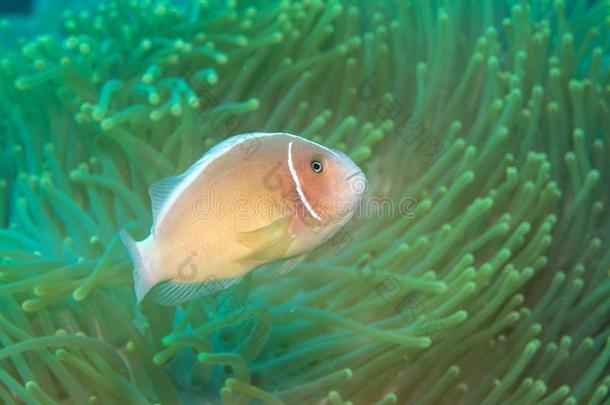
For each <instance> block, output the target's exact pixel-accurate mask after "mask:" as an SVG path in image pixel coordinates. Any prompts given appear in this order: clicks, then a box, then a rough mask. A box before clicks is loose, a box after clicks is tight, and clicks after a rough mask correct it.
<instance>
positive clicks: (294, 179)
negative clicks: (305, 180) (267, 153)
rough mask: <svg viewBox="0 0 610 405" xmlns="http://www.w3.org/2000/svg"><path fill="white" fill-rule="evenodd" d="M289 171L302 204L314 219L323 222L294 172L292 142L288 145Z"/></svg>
mask: <svg viewBox="0 0 610 405" xmlns="http://www.w3.org/2000/svg"><path fill="white" fill-rule="evenodd" d="M288 170H290V175H291V176H292V181H294V185H295V186H296V189H297V194H298V195H299V198H300V199H301V202H302V203H303V205H304V206H305V208H306V209H307V211H308V212H309V214H310V215H311V216H312V217H314V218H315V219H317V220H318V221H321V220H322V218H321V217H320V216H319V215H318V213H317V212H316V211H314V209H313V208H312V206H311V205H309V201H307V198H305V194H303V189H302V188H301V182H300V181H299V176H298V175H297V172H296V170H294V163H292V141H291V142H290V143H289V144H288Z"/></svg>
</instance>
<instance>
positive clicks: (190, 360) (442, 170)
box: [0, 0, 610, 405]
mask: <svg viewBox="0 0 610 405" xmlns="http://www.w3.org/2000/svg"><path fill="white" fill-rule="evenodd" d="M9 3H11V2H9V1H8V0H6V1H3V2H1V3H0V4H1V5H2V6H1V7H2V10H4V12H5V14H4V15H3V17H4V18H5V19H4V20H2V22H0V226H1V228H0V257H1V259H0V403H2V404H21V403H25V404H45V405H46V404H86V403H90V404H149V403H152V404H178V403H184V404H217V403H224V404H248V403H250V404H281V403H284V404H314V403H316V404H317V403H322V404H335V405H336V404H356V405H357V404H417V405H425V404H538V405H549V404H591V405H593V404H610V393H609V392H608V390H609V387H610V364H609V361H610V340H609V339H610V323H609V321H610V313H609V312H610V235H609V231H610V222H609V214H608V204H609V203H610V201H609V197H610V111H609V108H610V54H609V51H608V48H609V47H610V2H608V1H585V0H576V1H563V0H556V1H546V0H540V1H508V0H500V1H493V2H491V1H483V0H478V1H475V0H462V1H457V0H456V1H452V0H451V1H450V0H447V1H440V0H439V1H435V0H418V1H406V0H405V1H389V0H388V1H364V0H362V1H356V0H355V1H349V0H344V1H343V0H334V1H333V0H330V1H321V0H301V1H298V0H294V1H289V0H284V1H275V0H272V1H259V2H256V1H235V0H233V1H232V0H229V1H213V0H199V1H198V0H184V1H179V2H178V1H176V2H170V1H152V0H114V1H98V2H92V1H89V2H77V1H64V2H62V1H59V0H54V1H51V0H46V1H43V0H41V2H39V3H38V4H32V6H31V9H30V10H28V9H25V10H23V11H22V14H18V13H19V10H16V9H15V8H11V5H10V4H9ZM12 3H15V4H17V5H18V6H19V7H21V6H24V5H25V3H26V2H18V1H17V2H12ZM72 6H73V7H77V8H75V9H68V7H72ZM252 131H267V132H272V131H279V132H292V133H297V134H300V135H302V136H304V137H307V138H309V139H312V140H315V141H317V142H320V143H322V144H324V145H326V146H330V147H334V148H338V149H340V150H343V151H345V152H346V153H348V154H349V155H350V156H351V157H352V158H353V159H354V161H356V163H358V164H359V165H360V166H361V167H363V168H364V170H365V172H366V174H367V178H368V181H369V189H368V191H367V196H366V198H365V201H364V202H363V203H365V204H368V206H371V204H372V206H373V208H374V209H373V210H372V213H368V214H367V215H360V216H359V218H357V219H356V220H354V221H353V222H352V223H351V224H350V225H349V226H348V227H347V228H346V229H345V230H344V231H342V232H341V233H340V234H339V235H337V237H335V238H334V239H333V240H331V241H329V242H328V243H327V244H326V246H324V248H322V249H321V250H320V251H317V252H315V254H313V255H310V257H309V258H308V259H307V260H306V262H305V263H302V264H301V265H299V266H298V267H297V268H296V269H295V270H293V271H292V272H291V273H289V274H287V275H285V276H282V277H268V276H265V275H256V274H255V275H253V276H252V277H248V278H247V279H246V280H245V281H244V282H242V283H240V284H239V285H238V286H237V287H236V288H235V289H232V290H231V291H226V292H224V293H222V294H220V295H218V296H215V297H204V298H201V299H198V300H195V301H193V302H191V303H189V304H187V305H183V306H179V307H167V306H160V305H157V304H155V303H153V302H147V301H144V303H143V304H141V305H139V306H136V305H135V295H134V292H133V286H132V276H131V269H132V267H131V262H130V261H129V258H128V255H127V252H126V251H125V249H124V247H123V246H122V244H121V243H120V241H119V238H118V232H119V230H121V229H122V228H123V227H124V226H127V228H128V229H130V230H131V231H132V232H133V233H134V235H136V236H137V237H139V238H142V237H144V236H145V234H146V232H147V230H148V229H150V225H151V219H152V218H151V214H150V201H149V197H148V192H147V189H148V186H149V185H150V184H151V183H152V182H154V181H156V180H157V179H159V178H162V177H165V176H168V175H172V174H175V173H178V172H180V171H182V170H184V169H185V168H187V167H188V166H190V165H191V164H192V162H194V161H195V160H196V159H197V158H198V157H199V156H201V154H202V153H204V152H205V151H206V150H208V149H209V148H210V147H211V146H213V145H215V144H217V143H218V142H220V141H221V140H223V139H224V138H226V137H227V136H229V135H232V134H236V133H245V132H252Z"/></svg>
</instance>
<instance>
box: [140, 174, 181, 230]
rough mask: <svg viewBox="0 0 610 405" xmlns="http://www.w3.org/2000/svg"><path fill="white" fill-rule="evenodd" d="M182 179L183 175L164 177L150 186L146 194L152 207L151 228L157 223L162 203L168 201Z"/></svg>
mask: <svg viewBox="0 0 610 405" xmlns="http://www.w3.org/2000/svg"><path fill="white" fill-rule="evenodd" d="M183 179H184V174H180V175H178V176H170V177H165V178H163V179H161V180H158V181H156V182H154V183H153V184H152V185H151V186H150V189H149V190H148V194H149V195H150V201H151V205H152V215H153V227H154V224H156V223H157V219H158V216H159V213H160V212H161V208H162V207H163V203H164V202H165V201H167V200H168V199H169V196H170V195H171V193H172V191H174V189H176V187H177V186H178V184H180V182H181V181H182V180H183Z"/></svg>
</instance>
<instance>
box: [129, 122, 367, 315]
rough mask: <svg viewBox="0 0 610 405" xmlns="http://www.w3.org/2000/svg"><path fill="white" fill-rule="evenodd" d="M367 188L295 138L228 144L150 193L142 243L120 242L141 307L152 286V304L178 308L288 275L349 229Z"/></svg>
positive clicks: (345, 163)
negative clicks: (260, 275) (263, 272)
mask: <svg viewBox="0 0 610 405" xmlns="http://www.w3.org/2000/svg"><path fill="white" fill-rule="evenodd" d="M365 186H366V179H365V177H364V174H363V173H362V171H361V170H360V169H359V168H358V167H357V166H356V165H355V164H354V163H353V162H352V161H351V159H350V158H349V157H348V156H347V155H345V154H343V153H341V152H338V151H334V150H332V149H329V148H326V147H324V146H321V145H318V144H316V143H314V142H312V141H309V140H306V139H304V138H301V137H299V136H296V135H292V134H287V133H251V134H243V135H237V136H234V137H231V138H229V139H227V140H225V141H224V142H222V143H220V144H218V145H217V146H215V147H214V148H212V149H211V150H210V151H208V153H206V154H205V155H204V156H203V157H202V158H201V159H199V160H198V161H197V162H195V164H194V165H193V166H191V167H190V168H189V169H187V170H186V171H185V172H184V173H182V174H180V175H178V176H174V177H169V178H167V179H163V180H161V181H159V182H157V183H155V184H153V185H152V186H151V188H150V195H151V199H152V207H153V226H152V228H151V233H150V235H149V236H148V237H147V238H146V239H145V240H143V241H140V242H135V241H133V239H131V237H130V236H129V235H128V234H126V233H124V232H123V233H122V234H121V236H122V239H123V242H124V244H125V245H126V246H127V248H128V251H129V253H130V256H131V258H132V261H133V263H134V280H135V289H136V296H137V299H138V302H139V301H141V300H142V299H143V297H144V296H145V295H146V294H147V293H148V292H149V291H150V290H151V289H152V288H153V287H154V286H157V287H155V290H154V294H153V295H154V297H153V298H154V299H155V301H158V302H160V303H163V304H168V305H174V304H178V303H181V302H184V301H188V300H190V299H193V298H196V297H198V296H201V295H205V294H210V293H213V292H216V291H218V290H220V289H224V288H227V287H228V286H230V285H232V284H234V283H236V282H238V281H239V280H240V279H241V277H243V276H244V275H245V274H247V273H248V272H250V271H252V270H253V269H256V268H258V267H261V266H263V265H265V264H268V263H271V262H274V263H278V261H279V263H282V264H281V265H280V269H283V270H288V269H289V268H290V267H293V266H294V265H295V264H296V263H297V262H298V261H299V260H300V259H302V258H303V257H304V256H305V255H306V254H307V253H308V252H310V251H311V250H313V249H315V248H316V247H318V246H320V245H321V244H323V243H324V242H325V241H326V240H328V239H329V238H330V237H332V236H333V235H334V234H335V233H336V232H337V231H338V230H339V229H340V228H341V227H342V226H343V225H345V224H346V223H347V222H348V221H349V220H350V219H351V217H352V216H353V213H354V210H355V208H356V205H357V203H358V202H359V200H360V198H361V196H362V193H363V191H364V188H365ZM160 283H161V284H160Z"/></svg>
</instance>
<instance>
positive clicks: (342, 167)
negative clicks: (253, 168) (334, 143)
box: [292, 142, 367, 222]
mask: <svg viewBox="0 0 610 405" xmlns="http://www.w3.org/2000/svg"><path fill="white" fill-rule="evenodd" d="M292 165H293V167H294V176H296V177H297V181H298V183H300V187H301V190H302V196H301V197H302V198H303V199H304V200H305V202H304V204H305V205H309V208H311V210H308V211H310V212H309V214H310V215H312V216H313V217H314V218H316V219H317V220H318V221H324V222H338V221H341V222H343V220H348V219H349V218H351V216H352V215H353V212H354V210H355V209H356V207H357V205H358V203H359V202H360V200H361V198H362V195H363V194H364V192H365V190H366V186H367V181H366V177H365V175H364V173H363V171H362V170H361V169H360V168H359V167H358V166H357V165H356V164H355V163H354V161H353V160H352V159H351V158H350V157H349V156H348V155H347V154H345V153H343V152H340V151H337V150H333V149H329V148H326V147H323V146H321V145H317V144H315V143H313V142H300V143H299V144H298V145H294V146H293V150H292ZM297 191H298V190H297Z"/></svg>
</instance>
